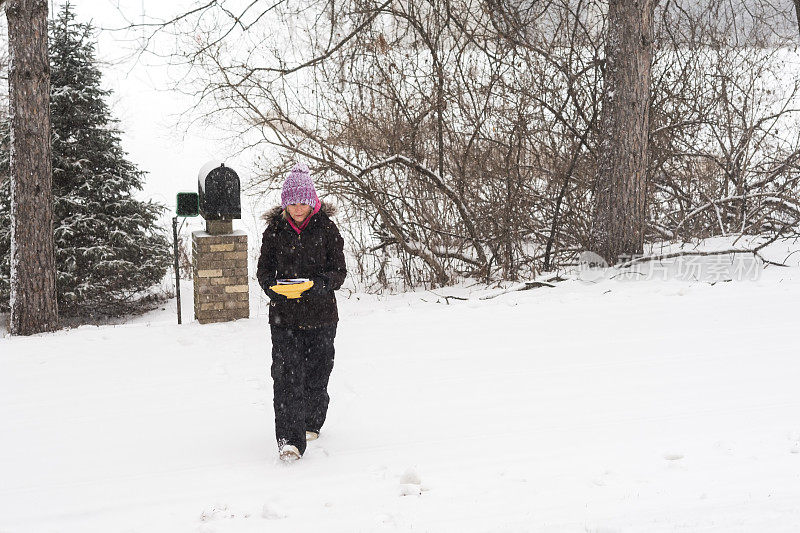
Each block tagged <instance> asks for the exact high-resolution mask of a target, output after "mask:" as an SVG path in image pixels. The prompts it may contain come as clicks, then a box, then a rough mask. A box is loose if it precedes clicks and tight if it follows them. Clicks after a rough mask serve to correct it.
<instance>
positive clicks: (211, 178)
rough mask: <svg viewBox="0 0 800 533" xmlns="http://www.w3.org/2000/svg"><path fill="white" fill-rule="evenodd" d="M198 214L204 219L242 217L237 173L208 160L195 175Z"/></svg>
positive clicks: (222, 164) (223, 165)
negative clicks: (196, 175) (198, 199)
mask: <svg viewBox="0 0 800 533" xmlns="http://www.w3.org/2000/svg"><path fill="white" fill-rule="evenodd" d="M197 182H198V183H197V189H198V192H199V195H200V214H201V215H202V217H203V218H205V219H206V220H233V219H235V218H242V203H241V199H240V194H239V188H240V185H239V175H238V174H236V172H235V171H234V170H233V169H232V168H231V167H226V166H225V164H224V163H220V162H219V161H209V162H208V163H206V164H205V165H203V168H201V169H200V174H199V175H198V177H197Z"/></svg>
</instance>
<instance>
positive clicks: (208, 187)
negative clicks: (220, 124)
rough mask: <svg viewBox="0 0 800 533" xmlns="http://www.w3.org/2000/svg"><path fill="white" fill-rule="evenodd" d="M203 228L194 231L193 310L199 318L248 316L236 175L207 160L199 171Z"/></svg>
mask: <svg viewBox="0 0 800 533" xmlns="http://www.w3.org/2000/svg"><path fill="white" fill-rule="evenodd" d="M198 190H199V197H200V214H201V215H202V216H203V218H205V220H206V230H205V231H194V232H192V267H193V270H194V316H195V318H196V319H197V321H198V322H200V323H201V324H208V323H210V322H226V321H229V320H236V319H237V318H249V317H250V289H249V283H248V279H249V276H248V274H247V234H246V233H245V232H244V231H241V230H236V231H234V230H233V219H235V218H241V216H242V214H241V203H240V193H239V176H238V175H237V174H236V172H234V171H233V169H231V168H230V167H226V166H225V165H224V164H220V163H216V162H211V163H207V164H206V165H204V166H203V168H202V169H200V175H199V177H198Z"/></svg>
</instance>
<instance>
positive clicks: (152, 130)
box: [49, 0, 249, 211]
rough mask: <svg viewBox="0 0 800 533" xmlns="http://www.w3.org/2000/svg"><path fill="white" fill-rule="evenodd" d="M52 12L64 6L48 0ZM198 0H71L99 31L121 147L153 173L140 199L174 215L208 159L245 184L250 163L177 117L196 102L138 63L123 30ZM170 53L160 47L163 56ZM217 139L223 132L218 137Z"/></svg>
mask: <svg viewBox="0 0 800 533" xmlns="http://www.w3.org/2000/svg"><path fill="white" fill-rule="evenodd" d="M49 1H50V7H51V16H52V10H54V9H56V10H57V9H58V8H59V6H60V5H61V4H60V3H58V2H57V1H55V0H49ZM194 3H195V2H190V1H187V0H166V1H165V0H158V1H156V0H73V1H72V2H71V4H72V5H73V6H74V9H75V12H76V14H77V20H78V21H80V22H91V23H92V24H93V25H94V26H95V27H96V28H97V29H98V34H97V37H98V46H97V55H98V59H100V60H101V61H102V62H103V66H102V70H103V74H104V77H103V81H104V85H105V86H106V87H107V88H109V89H111V90H113V91H114V95H113V98H112V100H111V101H110V102H109V103H110V104H111V107H112V109H113V111H114V114H115V116H116V118H117V119H119V120H120V122H121V123H120V128H121V129H122V131H123V137H122V139H123V147H124V149H125V150H126V151H127V152H128V154H129V158H130V159H131V161H133V162H134V163H135V164H137V165H138V166H139V168H140V169H142V170H146V171H147V172H148V173H149V175H148V178H147V182H146V186H145V190H144V191H143V192H142V198H143V199H147V198H152V199H154V200H156V201H158V202H160V203H163V204H165V205H166V206H167V207H168V208H169V209H170V211H172V210H173V208H174V204H175V193H176V192H178V191H196V190H197V173H198V171H199V170H200V167H201V166H202V165H203V164H204V163H206V162H207V161H209V160H212V159H216V160H223V161H226V163H228V164H229V166H232V167H233V168H235V169H236V170H237V171H238V172H239V175H240V177H241V178H242V182H243V184H244V182H245V181H246V180H247V179H248V177H249V174H248V172H247V170H248V168H247V163H246V162H244V161H238V160H237V158H236V156H235V155H233V154H232V150H231V149H230V148H229V147H228V146H226V143H224V142H219V141H217V140H215V138H214V132H213V128H210V127H209V128H200V127H193V128H190V129H188V130H187V126H186V125H185V124H179V120H178V115H179V114H180V113H181V112H182V111H184V110H186V109H188V108H189V107H190V106H191V105H192V100H191V99H190V98H188V97H186V96H183V95H181V94H179V93H177V92H174V91H171V90H170V89H169V86H170V80H169V79H168V74H167V69H166V68H165V67H163V66H154V65H153V63H154V62H155V60H153V59H145V61H144V62H142V61H134V60H133V59H131V55H132V54H131V52H132V50H133V47H134V43H132V42H129V41H128V40H127V39H130V38H131V36H130V35H126V34H125V32H114V31H107V29H109V28H120V27H124V26H125V25H126V20H125V18H124V17H127V18H128V20H133V21H135V22H139V21H141V20H142V15H143V14H145V15H146V16H148V17H158V18H161V19H168V18H171V17H173V16H175V15H176V14H178V13H180V12H182V11H181V10H182V8H186V7H188V6H190V5H192V4H194ZM169 51H170V50H168V49H161V50H159V53H168V52H169ZM218 135H219V134H218Z"/></svg>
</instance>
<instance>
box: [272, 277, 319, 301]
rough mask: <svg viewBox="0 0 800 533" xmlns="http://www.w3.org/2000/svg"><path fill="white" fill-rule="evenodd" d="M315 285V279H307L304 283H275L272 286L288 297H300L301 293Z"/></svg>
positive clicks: (274, 289)
mask: <svg viewBox="0 0 800 533" xmlns="http://www.w3.org/2000/svg"><path fill="white" fill-rule="evenodd" d="M313 285H314V282H313V281H310V280H309V281H305V282H303V283H291V284H288V285H273V286H272V287H270V289H272V290H273V291H275V292H277V293H278V294H283V295H284V296H286V297H287V298H292V299H294V298H300V295H301V294H303V293H304V292H306V291H307V290H308V289H310V288H311V287H312V286H313Z"/></svg>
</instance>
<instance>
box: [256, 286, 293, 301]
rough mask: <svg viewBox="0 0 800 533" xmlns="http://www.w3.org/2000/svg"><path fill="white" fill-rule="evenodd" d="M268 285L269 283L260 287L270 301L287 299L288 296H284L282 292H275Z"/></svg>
mask: <svg viewBox="0 0 800 533" xmlns="http://www.w3.org/2000/svg"><path fill="white" fill-rule="evenodd" d="M269 287H270V286H269V285H265V286H264V287H262V288H263V289H264V292H265V293H266V295H267V296H268V297H269V299H270V301H273V302H280V301H283V300H288V298H287V297H286V296H284V295H283V294H280V293H277V292H275V291H273V290H272V289H270V288H269Z"/></svg>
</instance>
